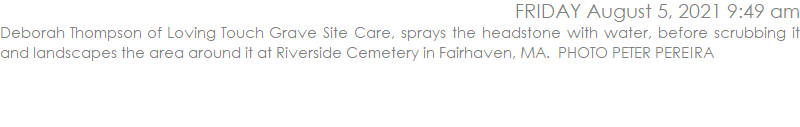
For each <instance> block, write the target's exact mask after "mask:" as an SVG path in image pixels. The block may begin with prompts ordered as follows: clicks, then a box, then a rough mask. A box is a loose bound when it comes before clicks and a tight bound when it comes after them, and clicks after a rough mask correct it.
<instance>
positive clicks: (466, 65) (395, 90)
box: [0, 1, 798, 119]
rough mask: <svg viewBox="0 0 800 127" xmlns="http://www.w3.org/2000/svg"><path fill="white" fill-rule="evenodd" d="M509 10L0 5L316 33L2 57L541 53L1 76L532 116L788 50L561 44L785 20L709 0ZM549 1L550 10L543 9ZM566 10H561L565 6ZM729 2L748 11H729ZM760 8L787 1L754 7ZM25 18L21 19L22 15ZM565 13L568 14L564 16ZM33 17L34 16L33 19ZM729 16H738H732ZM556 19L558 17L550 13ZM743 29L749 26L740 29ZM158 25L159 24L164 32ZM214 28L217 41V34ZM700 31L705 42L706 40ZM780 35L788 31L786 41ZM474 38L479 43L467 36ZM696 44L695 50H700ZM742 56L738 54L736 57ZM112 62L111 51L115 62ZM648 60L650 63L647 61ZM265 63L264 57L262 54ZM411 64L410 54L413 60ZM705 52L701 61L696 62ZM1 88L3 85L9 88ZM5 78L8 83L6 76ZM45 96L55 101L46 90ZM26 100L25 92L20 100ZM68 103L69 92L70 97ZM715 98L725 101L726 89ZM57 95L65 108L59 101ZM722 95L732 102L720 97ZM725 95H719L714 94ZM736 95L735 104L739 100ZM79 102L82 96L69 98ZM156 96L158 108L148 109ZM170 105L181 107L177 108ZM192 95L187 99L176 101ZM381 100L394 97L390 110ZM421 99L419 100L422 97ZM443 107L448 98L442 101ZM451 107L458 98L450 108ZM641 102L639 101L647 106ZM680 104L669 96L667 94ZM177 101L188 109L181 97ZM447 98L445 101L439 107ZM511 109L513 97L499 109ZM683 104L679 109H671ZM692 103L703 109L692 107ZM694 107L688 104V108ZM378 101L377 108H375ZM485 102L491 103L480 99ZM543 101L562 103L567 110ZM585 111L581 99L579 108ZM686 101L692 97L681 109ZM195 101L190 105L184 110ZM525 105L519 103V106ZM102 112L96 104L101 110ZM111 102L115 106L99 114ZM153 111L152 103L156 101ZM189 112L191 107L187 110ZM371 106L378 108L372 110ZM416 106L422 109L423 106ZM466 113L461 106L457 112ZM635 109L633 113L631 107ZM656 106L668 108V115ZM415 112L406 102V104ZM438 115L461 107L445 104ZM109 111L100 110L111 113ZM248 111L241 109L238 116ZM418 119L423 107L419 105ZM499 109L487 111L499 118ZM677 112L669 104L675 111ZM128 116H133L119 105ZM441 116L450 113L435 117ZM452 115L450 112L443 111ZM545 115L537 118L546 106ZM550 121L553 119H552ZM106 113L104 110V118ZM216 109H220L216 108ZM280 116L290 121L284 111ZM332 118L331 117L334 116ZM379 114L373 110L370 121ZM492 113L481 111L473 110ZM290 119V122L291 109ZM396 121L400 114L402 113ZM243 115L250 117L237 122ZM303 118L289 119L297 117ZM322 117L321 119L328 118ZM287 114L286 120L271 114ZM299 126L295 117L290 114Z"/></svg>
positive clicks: (11, 43)
mask: <svg viewBox="0 0 800 127" xmlns="http://www.w3.org/2000/svg"><path fill="white" fill-rule="evenodd" d="M514 4H516V3H488V2H481V3H468V2H458V3H426V2H408V3H402V2H398V3H355V2H349V1H337V2H334V3H312V2H308V3H302V4H300V3H283V2H281V3H248V2H241V3H239V2H230V3H226V4H218V3H212V4H208V3H206V4H183V3H182V4H162V3H143V4H128V3H125V4H122V3H120V4H108V5H101V6H67V5H57V6H47V7H42V6H38V5H37V6H17V7H7V8H5V9H7V10H8V11H7V12H8V13H6V16H8V18H6V19H3V21H2V22H0V23H2V26H8V27H11V28H14V29H18V27H19V26H25V28H26V29H53V28H54V27H56V26H58V27H61V29H65V30H68V27H70V26H78V27H80V28H81V29H141V30H144V31H146V30H150V29H156V27H172V29H192V27H198V29H218V28H219V27H228V28H229V29H252V28H253V27H255V26H258V27H259V28H260V29H265V30H266V29H268V28H270V27H281V28H284V29H300V30H306V29H315V30H317V32H318V33H320V35H318V37H317V38H314V39H271V38H266V39H222V38H220V37H219V36H218V38H217V40H216V41H206V40H205V39H166V38H162V39H111V41H105V39H0V42H1V43H2V44H0V47H2V48H1V49H24V47H38V48H39V49H59V48H60V47H67V49H73V50H74V49H109V50H111V49H116V50H119V49H120V47H131V49H139V50H145V51H147V50H151V49H176V50H177V49H183V50H190V49H235V48H236V47H254V49H265V48H266V47H273V50H275V49H274V48H275V47H290V49H317V47H333V48H334V49H339V50H345V49H347V47H358V48H359V49H391V47H397V49H415V50H419V49H422V47H428V49H433V48H434V47H448V48H451V49H452V48H455V47H469V48H470V49H486V50H492V49H508V50H513V51H514V52H515V55H517V56H520V52H519V49H520V48H521V47H526V48H530V47H544V48H545V52H546V53H547V55H549V56H551V57H552V58H550V59H542V58H538V59H515V60H512V59H420V58H418V59H417V61H411V59H347V58H342V59H298V58H293V59H277V58H272V59H256V58H253V59H190V58H184V59H121V58H117V59H95V61H90V60H89V59H1V60H0V61H2V65H3V68H6V69H5V73H6V74H9V75H12V76H13V77H9V78H6V79H10V80H15V81H17V80H18V81H22V84H20V85H19V86H14V87H24V88H19V89H15V90H22V91H26V92H22V93H25V94H26V95H27V94H31V93H36V94H33V95H39V96H41V98H39V99H42V98H46V99H48V100H50V101H52V102H54V103H55V102H61V101H64V103H79V104H80V102H102V103H106V102H107V103H120V105H126V106H123V107H142V106H132V105H129V104H123V103H122V102H126V101H123V100H129V101H133V100H135V99H144V100H141V101H135V102H142V103H158V104H175V105H183V106H176V107H172V108H163V107H161V108H154V110H150V111H154V112H159V111H165V110H181V111H183V110H186V112H192V111H189V110H188V109H195V108H198V107H197V105H201V103H203V102H209V103H211V102H213V104H207V105H217V106H225V107H227V106H233V107H236V106H242V107H254V108H260V109H262V110H243V109H239V110H237V109H230V110H232V111H239V112H262V111H267V112H268V111H271V110H278V111H276V112H281V113H282V112H292V111H295V110H291V111H289V110H290V109H298V110H297V112H305V113H319V112H324V111H339V110H333V109H331V110H325V109H322V108H320V107H337V106H341V107H347V108H348V109H353V108H354V109H373V108H374V109H376V110H379V109H384V108H388V107H395V108H397V107H400V108H402V107H407V108H402V109H403V110H392V111H399V112H403V111H411V110H410V109H414V108H408V107H414V106H399V104H394V103H391V102H395V101H397V102H404V103H405V102H407V103H425V104H432V105H438V104H442V105H459V104H465V105H466V104H467V102H483V103H482V104H472V105H484V106H487V105H495V106H500V107H503V105H505V106H509V107H523V108H520V109H519V110H514V109H516V108H512V109H507V110H509V112H518V111H523V112H527V111H528V110H529V109H530V108H532V107H530V106H532V105H538V106H542V107H536V108H537V109H547V108H555V107H559V108H564V109H572V110H570V111H572V112H582V111H599V110H578V109H582V108H580V107H581V106H580V105H581V104H577V103H572V102H576V101H577V102H582V103H583V104H584V105H594V106H598V103H603V104H608V105H606V106H609V107H617V108H619V107H618V106H613V105H614V104H621V103H628V102H633V103H650V102H653V103H654V104H655V102H656V101H655V100H667V99H670V98H672V99H674V98H691V99H697V98H695V97H697V96H703V95H709V94H711V95H717V92H733V91H728V90H730V89H740V88H749V87H750V86H746V85H741V84H742V83H744V82H743V81H746V80H748V79H747V78H741V77H739V74H746V75H754V74H753V73H749V74H747V73H746V72H748V71H751V70H748V69H742V67H743V66H748V65H747V64H746V63H755V62H752V61H761V60H764V58H760V55H756V56H752V55H747V54H764V55H769V54H767V53H760V52H755V53H750V52H748V51H755V50H750V49H759V48H767V47H768V46H776V45H777V46H780V45H784V44H787V43H794V42H797V40H796V39H791V38H789V39H786V41H784V42H779V41H777V40H775V39H652V40H647V39H602V38H603V36H604V35H600V38H598V39H569V38H567V35H566V30H569V29H580V27H593V28H594V29H596V30H598V32H600V33H601V34H602V32H601V31H600V30H603V29H627V28H628V27H634V29H649V30H651V31H650V32H649V34H648V35H653V36H655V34H656V31H655V29H656V27H659V26H660V27H663V28H668V29H677V27H679V26H682V27H684V28H685V29H705V30H709V31H710V32H711V31H713V30H714V29H734V30H738V29H742V27H750V28H752V27H765V26H766V27H769V29H790V27H792V25H791V24H790V23H792V24H796V22H797V21H798V20H797V19H771V18H769V17H768V14H764V15H762V17H761V18H760V19H727V16H728V13H727V11H725V9H724V7H725V5H727V3H720V6H721V7H722V8H721V9H720V19H676V18H673V19H658V18H656V17H655V15H658V14H660V13H659V12H658V11H657V10H658V4H657V3H652V4H651V7H652V8H653V10H652V12H651V15H653V16H652V17H651V18H650V19H626V20H625V21H624V22H622V23H616V22H614V21H613V18H608V19H605V18H603V19H596V18H595V16H592V18H590V19H586V18H585V17H586V14H587V12H588V10H589V8H590V7H591V3H584V4H582V5H581V8H580V12H578V13H577V14H578V17H579V18H578V19H567V18H559V19H517V18H514V17H512V16H513V15H512V7H513V6H512V5H514ZM555 5H559V4H555ZM566 5H567V6H569V4H566ZM677 5H678V4H669V6H665V8H667V9H669V12H670V14H672V15H673V16H674V17H677V16H678V15H679V14H680V13H681V12H682V10H683V9H679V8H677ZM739 5H740V7H741V6H743V5H745V6H746V5H747V4H739ZM766 5H767V7H768V8H772V7H779V6H787V7H791V6H789V5H785V4H766ZM645 6H646V5H645V4H615V3H605V4H604V3H597V7H598V8H610V7H631V8H633V7H645ZM35 8H45V9H38V10H37V11H28V12H26V11H24V10H25V9H35ZM568 9H569V10H570V15H575V14H574V13H572V12H571V8H568ZM34 12H35V13H34ZM740 13H741V12H740ZM562 16H563V15H562ZM328 26H332V27H338V28H339V29H344V30H348V32H349V33H350V34H349V35H348V38H346V39H325V38H321V34H322V28H323V27H328ZM358 26H363V27H366V28H367V29H388V30H391V31H392V34H393V35H395V36H397V38H396V39H394V40H390V39H356V38H355V37H354V36H353V34H352V33H353V31H352V30H353V29H354V28H355V27H358ZM457 26H460V27H462V29H474V30H476V31H477V32H480V27H487V28H490V29H516V27H532V29H542V30H546V29H553V30H556V29H557V30H561V32H562V36H561V38H559V39H480V38H475V39H453V38H451V37H452V32H451V31H450V30H451V29H452V27H457ZM750 28H748V29H750ZM404 29H425V30H427V29H432V30H440V29H443V30H447V31H448V32H447V34H448V35H447V36H448V37H447V38H441V39H438V40H437V41H431V40H432V39H423V38H420V39H412V40H411V41H405V39H400V38H399V36H400V31H401V30H404ZM164 30H165V29H164ZM217 32H218V33H220V32H222V31H220V30H218V31H217ZM711 35H713V34H710V35H709V37H711ZM787 36H788V34H787ZM476 37H479V35H478V36H476ZM580 46H586V47H606V48H609V49H611V47H617V46H620V47H630V46H635V47H642V46H643V47H651V48H654V47H661V46H665V47H666V46H669V47H672V46H674V47H712V49H713V51H715V52H714V53H716V54H715V55H716V56H720V58H714V59H710V58H709V59H653V58H651V59H619V58H617V59H612V58H610V55H609V58H605V59H558V58H557V57H558V48H557V47H580ZM704 49H705V48H704ZM742 52H748V53H742ZM118 55H119V54H118ZM653 55H654V54H651V56H653ZM273 57H274V56H273ZM420 57H421V56H420ZM709 57H710V56H709ZM15 81H14V82H15ZM9 82H12V81H9ZM54 93H58V94H55V95H54ZM33 95H32V96H33ZM73 95H80V96H73ZM726 95H728V94H726ZM58 96H69V97H73V98H78V99H75V100H73V101H69V99H65V98H59V97H58ZM728 96H734V95H728ZM716 99H720V100H724V98H716ZM740 99H741V98H740ZM78 100H83V101H78ZM153 100H163V101H158V102H156V101H153ZM178 100H181V101H178ZM188 100H192V101H188ZM392 100H394V101H392ZM422 100H425V101H422ZM445 100H448V101H445ZM453 100H458V101H457V102H456V101H453ZM648 100H649V101H648ZM678 100H681V99H678ZM183 101H187V102H183ZM450 101H453V102H450ZM511 102H519V104H512V103H511ZM681 102H685V101H681ZM699 102H702V101H699ZM699 102H698V103H699ZM362 103H371V104H378V103H381V104H383V105H384V106H386V105H391V106H388V107H384V106H378V105H375V106H363V107H360V108H359V107H353V106H352V105H351V104H362ZM384 103H385V104H384ZM486 103H490V104H486ZM552 103H569V104H572V106H577V107H574V108H566V107H563V105H562V106H559V105H551V104H552ZM589 103H591V104H589ZM693 103H694V102H693ZM190 105H194V106H190ZM303 106H309V107H303ZM526 106H528V107H527V108H524V107H526ZM102 107H104V106H99V107H98V108H102ZM107 107H114V106H106V108H107ZM156 107H157V106H156ZM200 107H202V106H200ZM381 107H383V108H381ZM422 107H425V106H422ZM467 107H469V106H467ZM644 107H648V106H640V108H644ZM667 107H669V106H667ZM417 108H419V107H417ZM440 108H443V109H451V110H454V109H461V108H465V107H464V106H463V105H462V106H455V107H450V108H448V107H447V106H445V107H440ZM112 109H113V108H112ZM248 109H249V108H248ZM420 109H425V110H414V111H417V112H420V111H421V112H425V111H432V110H435V109H431V108H420ZM498 110H499V109H498ZM675 110H676V111H677V109H675ZM131 111H133V110H131ZM448 111H450V110H448ZM452 112H459V111H452ZM547 112H550V111H547ZM554 112H555V111H554ZM112 114H113V113H112ZM220 114H224V113H220ZM289 114H292V113H289ZM334 114H335V113H334ZM377 114H381V113H377ZM486 114H491V113H486ZM293 115H298V114H293ZM406 115H407V114H406ZM247 116H250V115H247ZM299 116H302V115H299ZM330 117H333V116H330ZM282 118H287V119H292V118H294V117H282ZM300 118H304V117H300Z"/></svg>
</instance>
